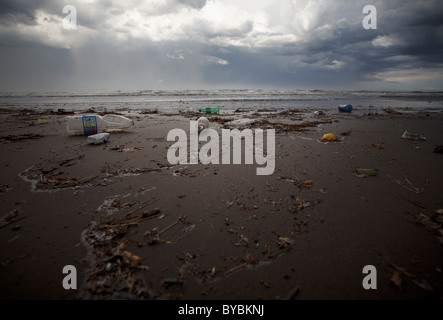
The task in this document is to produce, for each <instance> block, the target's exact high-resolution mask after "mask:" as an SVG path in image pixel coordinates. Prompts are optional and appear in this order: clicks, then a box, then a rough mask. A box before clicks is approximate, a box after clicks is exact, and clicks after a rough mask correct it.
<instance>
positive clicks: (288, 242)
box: [277, 237, 294, 249]
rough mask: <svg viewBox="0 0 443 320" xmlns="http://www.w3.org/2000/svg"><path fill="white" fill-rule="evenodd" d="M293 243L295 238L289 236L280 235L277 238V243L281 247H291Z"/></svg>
mask: <svg viewBox="0 0 443 320" xmlns="http://www.w3.org/2000/svg"><path fill="white" fill-rule="evenodd" d="M293 243H294V240H293V239H291V238H289V237H279V238H278V240H277V245H278V247H279V248H280V249H289V248H291V247H292V244H293Z"/></svg>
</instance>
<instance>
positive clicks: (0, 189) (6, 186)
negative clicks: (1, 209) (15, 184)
mask: <svg viewBox="0 0 443 320" xmlns="http://www.w3.org/2000/svg"><path fill="white" fill-rule="evenodd" d="M11 189H12V188H11V187H10V186H9V184H6V183H5V184H2V185H0V194H1V193H3V192H6V191H9V190H11Z"/></svg>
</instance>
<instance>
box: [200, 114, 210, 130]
mask: <svg viewBox="0 0 443 320" xmlns="http://www.w3.org/2000/svg"><path fill="white" fill-rule="evenodd" d="M197 125H198V131H202V130H203V129H207V128H209V120H208V119H207V118H206V117H200V118H198V120H197Z"/></svg>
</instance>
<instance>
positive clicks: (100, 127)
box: [66, 114, 134, 136]
mask: <svg viewBox="0 0 443 320" xmlns="http://www.w3.org/2000/svg"><path fill="white" fill-rule="evenodd" d="M66 119H67V121H68V126H67V131H68V134H69V135H71V136H74V135H91V134H97V133H101V132H118V131H123V130H124V129H127V128H129V127H131V126H133V125H134V121H133V120H131V119H128V118H126V117H123V116H120V115H115V114H106V115H104V116H103V117H102V116H99V115H84V116H69V117H66Z"/></svg>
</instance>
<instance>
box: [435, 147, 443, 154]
mask: <svg viewBox="0 0 443 320" xmlns="http://www.w3.org/2000/svg"><path fill="white" fill-rule="evenodd" d="M434 152H435V153H443V146H435V148H434Z"/></svg>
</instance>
